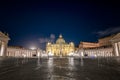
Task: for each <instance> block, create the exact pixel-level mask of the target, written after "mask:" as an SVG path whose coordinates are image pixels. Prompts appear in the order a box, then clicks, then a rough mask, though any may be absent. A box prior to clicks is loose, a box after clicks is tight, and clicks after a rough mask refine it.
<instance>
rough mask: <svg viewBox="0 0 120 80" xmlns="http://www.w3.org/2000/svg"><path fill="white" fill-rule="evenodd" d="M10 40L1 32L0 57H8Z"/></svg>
mask: <svg viewBox="0 0 120 80" xmlns="http://www.w3.org/2000/svg"><path fill="white" fill-rule="evenodd" d="M8 40H10V38H9V37H8V35H6V34H4V33H2V32H1V31H0V56H6V51H7V44H8Z"/></svg>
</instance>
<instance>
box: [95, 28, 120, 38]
mask: <svg viewBox="0 0 120 80" xmlns="http://www.w3.org/2000/svg"><path fill="white" fill-rule="evenodd" d="M118 32H120V27H112V28H108V29H106V30H103V31H98V32H96V34H97V35H98V36H100V37H103V36H106V35H110V34H114V33H118Z"/></svg>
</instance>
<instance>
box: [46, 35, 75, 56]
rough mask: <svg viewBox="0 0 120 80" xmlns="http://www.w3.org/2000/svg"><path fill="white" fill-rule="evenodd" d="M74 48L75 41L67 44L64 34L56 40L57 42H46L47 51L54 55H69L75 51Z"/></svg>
mask: <svg viewBox="0 0 120 80" xmlns="http://www.w3.org/2000/svg"><path fill="white" fill-rule="evenodd" d="M74 49H75V47H74V43H73V42H70V43H69V44H67V43H66V42H65V40H64V38H63V37H62V35H60V36H59V38H58V39H57V40H56V44H52V43H50V42H48V43H47V44H46V52H47V53H48V54H51V55H53V56H68V55H71V54H73V53H74Z"/></svg>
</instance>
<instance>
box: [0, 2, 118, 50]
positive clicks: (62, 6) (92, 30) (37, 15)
mask: <svg viewBox="0 0 120 80" xmlns="http://www.w3.org/2000/svg"><path fill="white" fill-rule="evenodd" d="M33 1H34V0H33ZM33 1H24V2H22V1H20V2H19V1H17V2H16V1H11V0H9V2H8V1H4V2H2V0H1V2H0V31H2V32H7V33H9V36H10V39H11V40H10V41H9V45H11V46H12V45H14V46H23V47H27V48H30V47H31V46H35V47H40V48H42V49H45V43H46V42H47V41H52V42H54V41H55V40H56V39H57V38H58V36H59V34H62V35H63V37H64V39H65V40H66V42H71V41H72V42H74V43H75V45H78V44H79V43H80V41H90V42H97V40H98V38H100V37H103V36H106V35H110V34H114V33H116V32H120V6H119V4H117V2H116V3H113V2H110V1H109V2H77V1H69V2H65V1H64V2H63V1H59V2H54V1H53V2H50V1H46V0H45V1H44V2H35V1H34V2H33Z"/></svg>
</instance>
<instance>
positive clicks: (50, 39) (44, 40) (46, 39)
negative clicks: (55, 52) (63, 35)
mask: <svg viewBox="0 0 120 80" xmlns="http://www.w3.org/2000/svg"><path fill="white" fill-rule="evenodd" d="M54 41H55V35H54V34H50V37H42V38H39V42H40V43H46V42H54Z"/></svg>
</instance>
